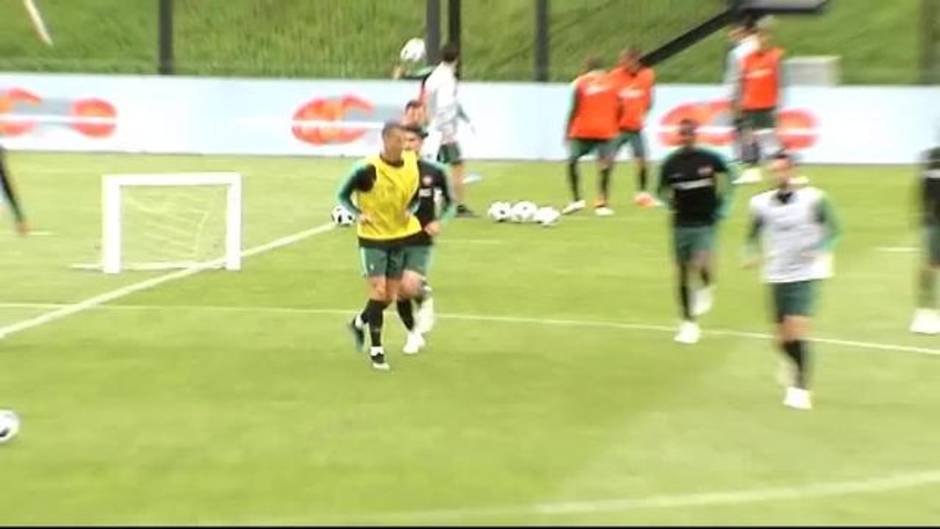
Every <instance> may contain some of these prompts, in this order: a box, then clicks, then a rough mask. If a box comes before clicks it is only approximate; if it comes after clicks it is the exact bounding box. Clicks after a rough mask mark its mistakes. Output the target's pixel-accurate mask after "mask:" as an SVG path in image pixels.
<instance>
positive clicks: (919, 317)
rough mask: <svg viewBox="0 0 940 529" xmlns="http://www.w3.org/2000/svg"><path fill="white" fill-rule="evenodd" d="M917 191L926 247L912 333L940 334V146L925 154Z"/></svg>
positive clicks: (923, 244) (924, 247) (923, 253)
mask: <svg viewBox="0 0 940 529" xmlns="http://www.w3.org/2000/svg"><path fill="white" fill-rule="evenodd" d="M918 191H919V199H920V200H919V207H918V210H919V213H920V219H919V223H920V224H921V225H922V226H923V235H922V239H921V241H922V243H921V244H922V247H923V250H922V258H921V268H920V274H919V278H918V283H917V294H918V296H917V299H918V301H917V306H918V308H917V311H916V312H915V313H914V321H913V322H912V323H911V332H914V333H917V334H940V313H938V312H937V271H938V270H940V147H935V148H933V149H931V150H929V151H927V153H926V154H925V156H924V163H923V167H922V169H921V171H920V178H919V186H918Z"/></svg>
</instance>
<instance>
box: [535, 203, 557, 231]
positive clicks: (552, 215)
mask: <svg viewBox="0 0 940 529" xmlns="http://www.w3.org/2000/svg"><path fill="white" fill-rule="evenodd" d="M560 218H561V212H560V211H558V210H557V209H555V208H553V207H550V206H545V207H541V208H539V209H538V210H537V211H536V212H535V217H534V220H535V222H538V223H539V224H541V225H542V226H545V227H548V226H554V225H555V224H557V223H558V219H560Z"/></svg>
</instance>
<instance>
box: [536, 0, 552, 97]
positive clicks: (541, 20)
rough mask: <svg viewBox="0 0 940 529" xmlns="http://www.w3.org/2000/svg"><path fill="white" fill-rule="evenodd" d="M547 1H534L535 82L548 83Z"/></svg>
mask: <svg viewBox="0 0 940 529" xmlns="http://www.w3.org/2000/svg"><path fill="white" fill-rule="evenodd" d="M548 52H549V42H548V0H535V80H536V81H540V82H543V83H544V82H547V81H548V77H549V74H548V66H549V54H548Z"/></svg>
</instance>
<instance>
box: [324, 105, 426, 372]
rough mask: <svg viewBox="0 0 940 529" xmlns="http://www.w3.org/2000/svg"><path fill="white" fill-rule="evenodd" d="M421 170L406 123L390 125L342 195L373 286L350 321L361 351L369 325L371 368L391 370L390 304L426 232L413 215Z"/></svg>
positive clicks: (354, 172)
mask: <svg viewBox="0 0 940 529" xmlns="http://www.w3.org/2000/svg"><path fill="white" fill-rule="evenodd" d="M418 174H419V171H418V156H417V155H416V154H415V153H414V152H411V151H408V150H405V138H404V131H403V129H402V126H401V124H399V123H394V122H391V123H386V124H385V126H384V127H383V128H382V151H381V152H380V153H379V154H378V155H375V156H370V157H369V158H367V159H366V160H364V161H363V162H360V163H359V164H357V165H356V166H355V168H354V169H353V171H352V173H351V174H350V175H349V177H348V178H347V179H346V181H345V182H344V183H343V185H342V186H341V187H340V189H339V192H338V193H337V199H338V200H339V203H340V204H341V205H342V206H343V207H345V208H346V209H347V210H349V211H350V212H351V213H352V214H353V215H355V216H356V218H357V220H358V227H357V233H358V235H359V252H360V257H361V262H362V268H363V270H362V273H363V276H365V278H366V282H367V283H368V286H369V300H368V302H367V303H366V307H365V309H364V310H363V311H362V313H361V314H357V315H356V317H355V318H353V321H351V322H349V330H350V331H351V332H352V334H353V338H354V340H355V345H356V349H357V350H362V349H363V347H364V346H365V327H366V326H367V325H368V326H369V336H370V338H371V342H372V347H371V349H370V350H369V357H370V358H371V360H372V367H374V368H376V369H379V370H382V371H387V370H388V369H389V365H388V362H386V361H385V349H384V347H383V346H382V326H383V324H384V312H385V308H386V307H388V306H389V305H390V304H391V303H392V302H394V301H395V300H396V296H397V294H398V292H399V289H400V287H401V281H402V276H403V274H404V271H405V266H406V259H407V258H408V249H409V247H410V246H411V245H412V244H414V243H416V242H418V241H417V240H418V239H419V238H421V234H422V233H424V232H423V230H422V229H421V223H420V222H418V219H417V217H415V216H414V214H413V212H414V211H415V210H416V208H417V205H418ZM354 196H355V202H353V197H354Z"/></svg>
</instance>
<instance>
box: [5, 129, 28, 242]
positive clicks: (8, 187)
mask: <svg viewBox="0 0 940 529" xmlns="http://www.w3.org/2000/svg"><path fill="white" fill-rule="evenodd" d="M0 186H2V188H3V189H2V193H3V197H2V198H0V202H3V201H6V202H7V205H9V206H10V209H12V210H13V216H14V219H15V222H16V231H17V232H18V233H19V234H20V235H27V234H28V232H29V228H28V227H27V225H26V219H25V217H24V216H23V211H22V209H21V205H20V201H19V199H18V198H17V196H16V192H15V190H14V189H13V179H12V177H11V176H10V173H9V172H8V171H7V166H6V154H5V152H4V150H3V146H2V145H0Z"/></svg>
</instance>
